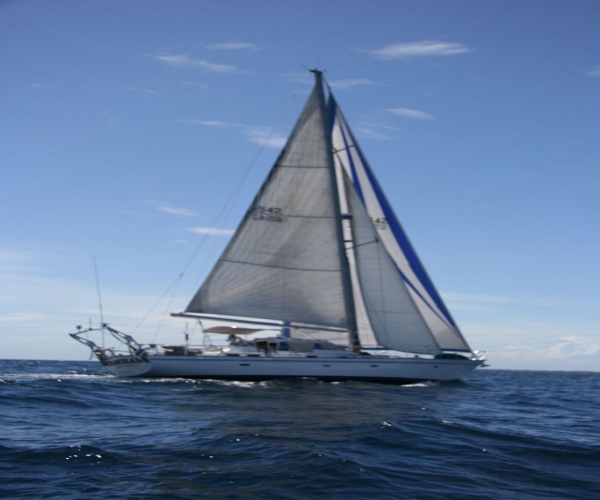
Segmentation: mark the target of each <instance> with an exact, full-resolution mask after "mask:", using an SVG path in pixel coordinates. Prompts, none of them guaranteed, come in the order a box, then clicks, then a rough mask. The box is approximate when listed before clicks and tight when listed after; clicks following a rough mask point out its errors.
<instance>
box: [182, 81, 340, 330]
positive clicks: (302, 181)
mask: <svg viewBox="0 0 600 500" xmlns="http://www.w3.org/2000/svg"><path fill="white" fill-rule="evenodd" d="M322 92H323V91H322V89H321V88H319V86H315V88H314V90H313V92H312V94H311V95H310V97H309V99H308V101H307V103H306V105H305V107H304V110H303V112H302V114H301V116H300V118H299V120H298V122H297V123H296V126H295V128H294V130H293V132H292V134H291V136H290V138H289V139H288V142H287V144H286V146H285V147H284V149H283V151H282V153H281V155H280V157H279V159H278V160H277V162H276V163H275V165H274V167H273V169H272V170H271V172H270V174H269V176H268V178H267V180H266V181H265V183H264V184H263V186H262V188H261V189H260V191H259V193H258V195H257V196H256V198H255V200H254V202H253V203H252V205H251V207H250V209H249V210H248V212H247V214H246V216H245V217H244V219H243V220H242V222H241V224H240V226H239V227H238V229H237V231H236V233H235V235H234V237H233V238H232V240H231V242H230V243H229V245H228V246H227V248H226V249H225V251H224V253H223V254H222V255H221V257H220V259H219V261H218V262H217V264H216V266H215V267H214V269H213V270H212V272H211V273H210V275H209V276H208V278H207V279H206V281H205V282H204V284H203V285H202V287H201V288H200V289H199V290H198V292H197V294H196V295H195V297H194V298H193V299H192V301H191V302H190V304H189V305H188V307H187V309H186V312H188V313H209V314H219V315H232V316H242V317H252V318H268V319H274V320H280V321H288V322H299V323H308V324H315V325H322V326H331V327H342V328H346V327H348V325H349V323H350V321H349V319H348V315H347V312H346V309H347V308H346V304H345V298H344V297H345V292H344V284H343V283H344V279H343V268H342V266H343V265H344V264H343V262H341V259H340V255H341V253H342V250H341V249H340V245H341V242H340V238H339V235H338V228H337V224H338V221H337V220H336V210H337V211H338V212H339V208H338V207H336V206H335V203H334V200H335V199H336V197H335V195H334V193H333V190H334V188H335V187H334V186H333V185H332V184H333V182H332V181H333V177H332V175H331V167H330V165H331V152H330V150H329V149H330V147H331V146H330V144H331V143H330V140H329V138H328V137H327V134H328V130H327V127H328V121H327V120H328V117H327V116H326V113H325V112H324V111H325V106H324V102H323V97H322V96H323V94H322Z"/></svg>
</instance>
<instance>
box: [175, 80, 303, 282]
mask: <svg viewBox="0 0 600 500" xmlns="http://www.w3.org/2000/svg"><path fill="white" fill-rule="evenodd" d="M307 79H308V75H307V76H305V77H304V78H303V79H302V81H301V82H300V84H299V85H298V87H297V88H296V90H295V91H294V93H293V94H292V97H291V98H290V99H289V100H288V102H287V104H286V106H285V107H284V109H283V111H282V113H281V114H280V115H279V117H278V118H277V120H276V121H275V124H274V125H273V127H272V128H271V130H270V132H269V134H268V135H267V137H266V138H265V140H264V141H263V143H262V145H261V146H260V148H259V149H258V151H257V152H256V154H255V155H254V157H253V158H252V160H251V161H250V164H249V165H248V167H246V170H245V171H244V173H243V174H242V177H241V178H240V180H239V181H238V182H237V184H236V186H235V187H234V188H233V190H232V191H231V193H230V195H229V197H228V198H227V200H226V201H225V203H224V204H223V206H222V208H221V210H220V211H219V213H218V214H217V216H216V217H215V219H214V221H213V223H212V225H211V227H213V228H214V227H215V226H216V225H217V222H218V221H219V220H220V218H221V217H222V216H223V214H224V213H225V211H226V209H227V208H228V207H229V206H230V204H231V201H232V200H233V198H234V196H235V195H236V194H237V192H238V190H239V188H240V187H241V186H242V184H243V183H244V182H245V181H246V178H247V177H248V175H249V174H250V171H251V170H252V168H253V167H254V164H255V163H256V162H257V160H258V158H259V156H260V155H261V154H262V152H263V151H264V149H265V148H266V146H267V144H268V142H269V140H270V139H271V137H272V136H273V134H274V133H275V131H276V130H277V128H278V127H279V125H280V124H281V122H282V121H283V119H284V118H285V115H286V114H287V112H288V111H289V109H290V107H291V106H292V104H293V102H294V100H295V99H296V97H297V96H298V94H299V93H300V90H301V89H302V87H304V86H305V85H306V80H307ZM209 235H210V233H206V234H205V235H204V238H202V240H201V241H200V243H199V244H198V246H197V247H196V249H195V250H194V252H193V253H192V256H191V257H190V259H189V260H188V262H187V263H186V265H185V266H184V267H183V270H182V271H181V273H180V275H179V276H180V277H183V275H184V274H185V273H186V272H187V270H188V269H189V267H190V266H191V265H192V262H194V260H195V259H196V256H197V255H198V252H199V251H200V248H201V247H202V245H203V244H204V242H205V241H206V239H207V238H208V236H209Z"/></svg>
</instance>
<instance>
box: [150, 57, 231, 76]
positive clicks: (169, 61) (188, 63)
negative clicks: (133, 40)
mask: <svg viewBox="0 0 600 500" xmlns="http://www.w3.org/2000/svg"><path fill="white" fill-rule="evenodd" d="M146 56H148V57H150V58H152V59H155V60H157V61H159V62H161V63H163V64H166V65H168V66H174V67H176V68H191V69H200V70H202V71H204V72H205V73H240V72H242V70H241V69H239V68H238V67H237V66H232V65H229V64H215V63H211V62H208V61H205V60H204V59H193V58H191V57H189V56H188V55H186V54H169V53H168V52H159V53H157V54H146Z"/></svg>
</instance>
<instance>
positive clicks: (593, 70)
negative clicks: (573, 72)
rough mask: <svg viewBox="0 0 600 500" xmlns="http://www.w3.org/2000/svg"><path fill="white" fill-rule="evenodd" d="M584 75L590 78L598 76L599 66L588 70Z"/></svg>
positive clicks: (599, 72) (599, 73)
mask: <svg viewBox="0 0 600 500" xmlns="http://www.w3.org/2000/svg"><path fill="white" fill-rule="evenodd" d="M585 74H586V75H590V76H600V66H595V67H594V68H592V69H590V70H589V71H586V73H585Z"/></svg>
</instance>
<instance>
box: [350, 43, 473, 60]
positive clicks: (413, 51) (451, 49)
mask: <svg viewBox="0 0 600 500" xmlns="http://www.w3.org/2000/svg"><path fill="white" fill-rule="evenodd" d="M362 52H368V53H369V54H371V55H372V56H373V57H375V58H376V59H407V58H409V57H425V56H454V55H458V54H466V53H467V52H472V50H471V49H469V48H468V47H466V46H465V45H463V44H462V43H452V42H437V41H431V40H426V41H422V42H409V43H394V44H392V45H386V46H385V47H382V48H380V49H376V50H366V51H362Z"/></svg>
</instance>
